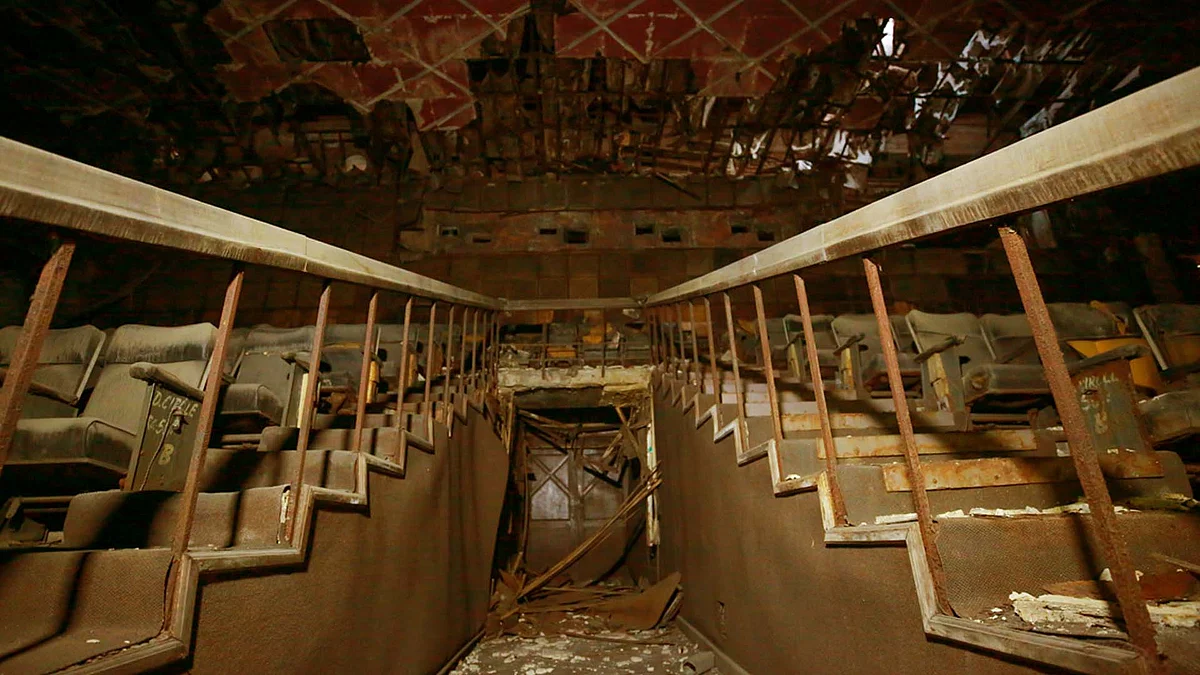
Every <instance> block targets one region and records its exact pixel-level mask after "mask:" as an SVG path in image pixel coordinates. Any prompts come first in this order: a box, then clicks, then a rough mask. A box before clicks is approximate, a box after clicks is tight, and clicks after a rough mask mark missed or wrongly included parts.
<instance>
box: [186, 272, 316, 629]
mask: <svg viewBox="0 0 1200 675" xmlns="http://www.w3.org/2000/svg"><path fill="white" fill-rule="evenodd" d="M244 279H245V271H244V270H243V269H242V266H241V265H240V264H237V263H235V264H234V266H233V275H232V277H230V279H229V284H228V285H226V287H225V300H224V303H223V304H222V305H221V321H220V324H219V325H218V327H217V338H216V341H215V342H214V343H213V351H212V367H210V368H209V373H208V381H207V382H205V384H204V400H203V401H201V403H200V416H199V417H198V418H197V419H196V440H195V443H194V444H193V446H192V457H191V459H189V460H188V472H187V479H186V481H185V482H184V485H183V494H182V495H180V499H181V500H182V506H181V508H180V509H179V515H178V516H176V520H175V531H174V533H173V535H172V538H171V556H172V559H173V560H174V563H173V564H172V566H171V579H170V584H169V588H168V589H167V611H166V614H165V616H166V617H167V622H168V628H169V629H174V628H175V627H176V625H175V620H176V618H175V612H174V611H173V610H174V608H175V597H176V593H175V590H176V589H178V587H179V584H180V582H181V581H182V577H181V574H182V572H183V570H182V568H181V566H180V564H179V563H180V562H181V561H182V560H183V554H184V553H185V552H186V551H187V549H188V543H189V542H190V541H191V538H192V523H193V521H194V520H195V518H196V499H197V497H198V496H199V494H200V474H201V473H202V472H203V471H204V461H205V458H206V456H207V454H208V444H209V442H210V441H211V440H212V430H213V420H214V419H215V418H216V415H217V404H218V403H219V402H220V398H221V385H222V384H224V382H223V380H224V373H225V355H226V353H227V352H228V351H229V335H230V333H232V332H233V322H234V319H235V318H236V317H237V309H238V302H239V301H240V300H241V296H242V281H243V280H244ZM291 501H295V500H294V499H293V500H290V501H289V504H290V503H291ZM172 632H174V631H172Z"/></svg>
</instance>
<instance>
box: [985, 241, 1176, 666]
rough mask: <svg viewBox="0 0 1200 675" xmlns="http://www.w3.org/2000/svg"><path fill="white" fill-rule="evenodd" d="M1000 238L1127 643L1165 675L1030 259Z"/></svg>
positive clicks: (1021, 245)
mask: <svg viewBox="0 0 1200 675" xmlns="http://www.w3.org/2000/svg"><path fill="white" fill-rule="evenodd" d="M1000 240H1001V242H1003V244H1004V252H1005V253H1006V254H1007V255H1008V264H1009V266H1010V267H1011V268H1012V273H1013V279H1014V280H1015V281H1016V284H1017V290H1018V291H1020V293H1021V304H1022V305H1024V306H1025V315H1026V316H1027V317H1028V319H1029V327H1030V329H1031V330H1032V333H1033V340H1034V343H1035V344H1036V345H1037V350H1038V355H1039V356H1040V357H1041V360H1042V368H1043V370H1044V371H1045V374H1046V382H1047V383H1048V384H1049V385H1050V393H1051V394H1052V395H1053V396H1054V406H1055V407H1056V408H1057V409H1058V416H1059V418H1060V419H1061V420H1062V424H1063V431H1065V432H1066V435H1067V444H1068V446H1069V447H1070V449H1071V461H1072V462H1073V463H1074V464H1075V472H1076V474H1078V476H1079V483H1080V485H1082V486H1083V495H1084V497H1085V498H1086V499H1087V503H1088V507H1089V510H1090V511H1091V518H1092V523H1093V524H1094V525H1095V527H1094V528H1093V531H1094V533H1095V536H1096V539H1097V540H1098V543H1099V544H1100V551H1101V553H1103V555H1104V560H1105V562H1107V563H1108V567H1109V569H1110V570H1111V571H1112V579H1113V589H1114V590H1115V592H1116V595H1117V602H1118V604H1119V605H1120V607H1121V614H1122V615H1123V616H1124V618H1125V628H1126V630H1127V631H1128V632H1129V639H1130V641H1131V642H1132V643H1133V646H1134V647H1135V648H1136V649H1137V650H1138V652H1140V653H1141V655H1142V658H1143V659H1145V663H1146V664H1147V665H1148V666H1149V667H1150V669H1151V671H1153V672H1164V671H1165V667H1164V665H1163V663H1162V662H1161V660H1160V659H1159V658H1158V646H1157V642H1156V641H1155V637H1154V634H1155V633H1154V624H1153V623H1152V622H1151V621H1150V613H1149V611H1148V610H1147V609H1146V602H1145V600H1144V599H1143V597H1142V592H1141V586H1140V585H1139V584H1138V580H1137V576H1136V573H1135V571H1134V566H1133V562H1132V561H1131V560H1130V557H1129V549H1128V548H1127V545H1126V543H1125V537H1124V535H1123V534H1122V533H1121V530H1120V528H1119V527H1118V525H1117V517H1116V513H1115V511H1114V510H1113V504H1112V497H1110V496H1109V494H1108V485H1107V483H1105V480H1104V473H1103V471H1102V470H1101V468H1100V462H1099V459H1098V458H1097V456H1096V447H1095V444H1094V443H1093V442H1092V434H1091V431H1090V430H1089V429H1088V426H1087V422H1086V421H1085V419H1084V416H1083V408H1082V407H1081V405H1080V403H1079V392H1078V390H1077V389H1076V387H1075V385H1074V384H1073V383H1072V382H1071V376H1070V375H1069V374H1068V372H1067V365H1066V362H1065V361H1064V360H1063V355H1062V349H1061V348H1060V347H1059V341H1058V335H1057V333H1056V332H1055V330H1054V324H1053V323H1052V322H1051V321H1050V313H1049V312H1048V311H1047V310H1046V301H1045V300H1044V299H1043V297H1042V289H1041V286H1040V285H1039V284H1038V280H1037V274H1036V273H1035V272H1034V269H1033V263H1032V262H1031V261H1030V259H1029V251H1028V250H1027V249H1026V248H1025V242H1024V241H1023V240H1022V239H1021V237H1020V235H1018V234H1017V233H1016V232H1015V231H1013V230H1012V229H1010V228H1007V227H1002V228H1000Z"/></svg>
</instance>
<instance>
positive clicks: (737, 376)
mask: <svg viewBox="0 0 1200 675" xmlns="http://www.w3.org/2000/svg"><path fill="white" fill-rule="evenodd" d="M721 297H723V298H724V299H725V325H726V327H727V328H728V329H729V355H730V356H731V357H732V361H733V393H734V396H735V397H736V399H737V415H738V427H739V432H740V433H741V434H742V440H743V441H744V442H747V443H748V442H749V437H748V436H747V433H749V428H748V427H747V426H746V393H745V392H743V391H742V375H741V373H740V372H738V353H737V333H736V332H735V331H734V329H733V305H731V304H730V302H729V294H728V293H721ZM720 401H721V395H720V393H718V394H717V402H718V403H719V402H720Z"/></svg>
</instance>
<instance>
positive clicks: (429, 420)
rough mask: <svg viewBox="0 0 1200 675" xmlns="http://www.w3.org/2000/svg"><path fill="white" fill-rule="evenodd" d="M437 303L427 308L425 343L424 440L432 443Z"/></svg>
mask: <svg viewBox="0 0 1200 675" xmlns="http://www.w3.org/2000/svg"><path fill="white" fill-rule="evenodd" d="M437 305H438V304H437V302H436V301H435V302H434V303H433V304H432V305H430V306H429V338H428V339H427V340H426V341H425V400H424V408H425V439H426V440H428V441H429V442H430V443H432V442H433V398H432V396H433V325H434V323H435V322H436V321H437Z"/></svg>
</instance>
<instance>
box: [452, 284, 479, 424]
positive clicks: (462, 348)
mask: <svg viewBox="0 0 1200 675" xmlns="http://www.w3.org/2000/svg"><path fill="white" fill-rule="evenodd" d="M474 311H475V310H474V309H472V308H469V307H464V308H463V316H462V342H461V343H460V344H459V347H458V381H457V382H455V383H454V401H453V402H452V403H451V405H450V408H451V411H450V412H449V413H447V415H448V416H447V419H453V417H454V411H455V410H457V409H458V406H459V405H460V404H461V403H462V400H463V380H464V379H466V376H467V375H466V369H467V312H474Z"/></svg>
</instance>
